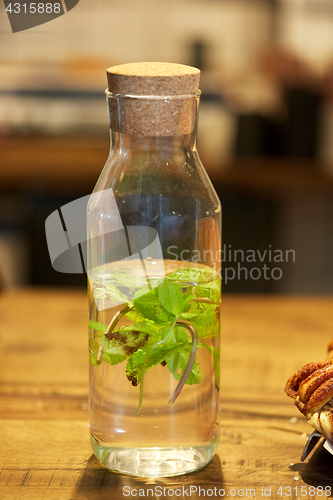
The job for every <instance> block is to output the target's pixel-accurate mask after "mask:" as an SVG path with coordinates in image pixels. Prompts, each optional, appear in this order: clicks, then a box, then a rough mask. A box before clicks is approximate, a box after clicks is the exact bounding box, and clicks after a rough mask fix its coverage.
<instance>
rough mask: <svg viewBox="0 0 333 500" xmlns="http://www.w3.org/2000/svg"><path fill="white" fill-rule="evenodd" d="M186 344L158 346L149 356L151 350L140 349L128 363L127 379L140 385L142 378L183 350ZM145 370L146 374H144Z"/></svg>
mask: <svg viewBox="0 0 333 500" xmlns="http://www.w3.org/2000/svg"><path fill="white" fill-rule="evenodd" d="M183 347H184V344H180V345H172V346H157V347H155V348H154V349H153V350H152V351H151V353H150V354H149V350H146V349H140V350H138V351H136V352H135V353H134V354H132V356H131V357H130V358H129V360H128V361H127V365H126V377H127V378H128V380H129V381H131V382H132V385H138V384H139V383H140V380H141V378H142V376H143V375H144V374H145V373H147V371H148V370H150V368H152V367H153V366H156V365H159V364H160V363H162V361H165V360H166V358H167V357H168V356H170V355H171V354H172V353H174V352H175V351H177V350H178V349H182V348H183ZM147 354H149V356H148V358H147V361H146V364H145V367H144V368H143V365H144V362H145V359H146V356H147ZM143 369H144V373H143Z"/></svg>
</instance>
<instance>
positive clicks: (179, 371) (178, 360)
mask: <svg viewBox="0 0 333 500" xmlns="http://www.w3.org/2000/svg"><path fill="white" fill-rule="evenodd" d="M190 354H191V345H189V344H187V345H185V346H184V347H183V348H182V349H179V350H176V351H175V352H174V353H172V354H170V355H169V356H168V357H167V358H166V363H167V367H168V370H169V372H170V373H172V375H173V376H174V378H175V379H176V380H180V379H181V376H182V375H183V373H184V371H185V368H186V366H187V364H188V362H189V358H190ZM201 380H202V375H201V370H200V365H199V363H198V362H197V360H195V362H194V364H193V367H192V370H191V371H190V374H189V376H188V377H187V380H186V382H185V383H186V384H188V385H193V384H199V382H201Z"/></svg>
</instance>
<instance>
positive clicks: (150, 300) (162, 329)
mask: <svg viewBox="0 0 333 500" xmlns="http://www.w3.org/2000/svg"><path fill="white" fill-rule="evenodd" d="M213 277H214V276H213V270H212V269H196V268H188V269H180V270H178V271H176V272H175V273H172V274H169V275H168V276H167V277H166V278H165V279H163V280H162V281H161V283H160V284H159V285H158V286H157V287H156V288H155V289H153V290H150V291H149V292H147V293H144V294H142V290H139V291H138V292H137V293H136V294H135V295H134V298H133V300H132V301H131V302H130V301H128V300H127V298H126V296H125V295H124V294H122V293H121V292H120V291H119V290H118V288H117V287H116V285H114V284H107V285H105V284H104V283H101V284H99V283H98V284H97V285H96V284H95V285H94V287H93V293H94V296H95V293H96V290H97V294H98V298H103V299H108V298H110V299H112V301H113V302H114V301H120V300H122V301H123V303H125V307H124V308H123V309H122V310H121V311H118V313H117V314H116V315H115V316H114V317H113V318H112V320H111V322H110V323H109V325H103V324H101V323H99V322H96V321H90V322H89V327H90V328H91V330H93V336H92V338H90V340H89V355H90V363H91V364H93V365H94V366H98V365H99V364H101V363H103V362H106V363H110V364H111V365H115V364H119V363H122V362H124V361H126V377H127V378H128V380H129V381H130V382H131V383H132V384H133V385H134V386H137V385H140V397H139V405H138V410H137V415H138V414H139V412H140V410H141V406H142V399H143V385H144V376H145V374H146V373H147V372H148V371H149V370H150V369H152V368H153V367H154V366H156V365H158V364H160V363H161V364H163V365H166V367H167V369H168V370H169V372H170V373H171V374H172V375H173V377H174V378H175V379H176V380H178V384H177V387H176V389H175V391H174V393H173V395H172V397H171V399H170V401H169V403H174V402H175V401H176V399H177V397H178V396H179V394H180V392H181V390H182V388H183V386H184V385H185V384H187V385H193V384H198V383H200V382H201V380H202V374H201V368H200V364H199V362H198V360H197V357H196V354H197V349H201V348H204V349H206V350H208V351H209V352H210V354H211V355H212V357H213V361H214V366H215V378H216V380H217V381H218V375H219V349H216V348H215V347H212V346H209V345H208V344H206V343H204V342H202V340H207V339H209V338H214V337H218V336H219V332H218V310H219V308H218V306H219V302H220V280H219V279H213V280H212V281H210V282H207V279H212V278H213ZM126 279H127V281H128V277H127V278H126ZM127 281H126V283H127ZM183 288H187V289H188V290H190V292H191V293H190V292H186V293H183V292H182V289H183ZM123 317H125V318H126V319H128V320H130V321H131V322H132V324H131V325H130V326H126V327H125V326H122V327H120V328H118V323H119V321H120V320H121V319H122V318H123ZM198 339H200V343H199V344H198ZM216 386H217V387H218V382H216Z"/></svg>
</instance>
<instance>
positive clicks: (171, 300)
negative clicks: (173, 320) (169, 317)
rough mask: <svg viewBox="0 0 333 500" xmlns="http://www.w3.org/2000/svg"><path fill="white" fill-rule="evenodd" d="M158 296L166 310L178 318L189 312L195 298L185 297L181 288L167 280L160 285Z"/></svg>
mask: <svg viewBox="0 0 333 500" xmlns="http://www.w3.org/2000/svg"><path fill="white" fill-rule="evenodd" d="M157 295H158V298H159V300H160V302H161V304H162V306H163V307H164V309H166V310H167V311H168V312H170V313H171V314H173V315H174V316H176V317H179V316H180V315H181V313H182V312H186V311H188V309H189V308H190V304H189V302H190V300H191V298H193V297H192V295H191V294H184V295H183V294H182V292H181V290H180V288H179V286H177V285H176V284H175V283H170V282H169V281H167V280H164V281H163V283H161V284H160V285H159V287H158V288H157Z"/></svg>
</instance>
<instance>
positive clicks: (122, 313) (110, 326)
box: [104, 304, 134, 336]
mask: <svg viewBox="0 0 333 500" xmlns="http://www.w3.org/2000/svg"><path fill="white" fill-rule="evenodd" d="M131 309H134V307H133V306H132V305H129V304H127V306H125V307H124V309H122V310H121V311H118V312H117V313H116V314H115V315H114V316H113V318H112V319H111V321H110V323H109V324H108V326H107V329H106V330H105V333H104V335H105V336H107V334H108V333H110V332H112V331H113V330H114V329H115V327H116V325H117V323H118V322H119V321H120V320H121V318H122V317H123V316H125V314H127V313H128V312H129V311H130V310H131Z"/></svg>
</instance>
